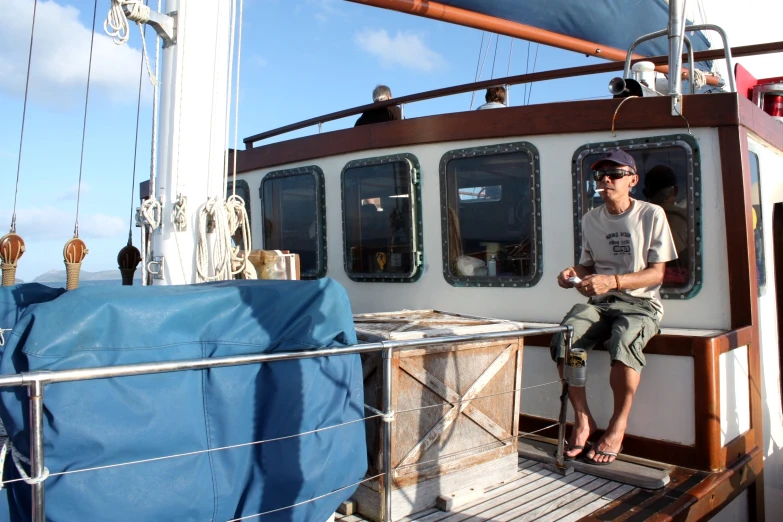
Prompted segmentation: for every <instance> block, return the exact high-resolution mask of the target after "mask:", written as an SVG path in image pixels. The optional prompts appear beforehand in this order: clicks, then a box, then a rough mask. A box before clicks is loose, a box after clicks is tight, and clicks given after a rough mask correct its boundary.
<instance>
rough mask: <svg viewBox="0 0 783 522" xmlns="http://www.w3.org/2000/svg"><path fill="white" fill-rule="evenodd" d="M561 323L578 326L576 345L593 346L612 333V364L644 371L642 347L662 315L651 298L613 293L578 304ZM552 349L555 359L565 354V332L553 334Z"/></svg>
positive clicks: (652, 333) (653, 333)
mask: <svg viewBox="0 0 783 522" xmlns="http://www.w3.org/2000/svg"><path fill="white" fill-rule="evenodd" d="M560 324H561V325H563V326H565V325H571V326H573V327H574V338H573V342H572V344H571V346H572V347H573V348H582V349H584V350H592V349H593V348H594V347H595V345H596V344H597V343H598V341H599V340H600V339H602V338H604V337H605V336H606V335H609V336H610V337H609V340H608V341H606V342H605V343H604V347H605V348H606V351H608V352H609V357H610V358H611V361H612V364H614V362H615V361H620V362H621V363H623V364H624V365H626V366H628V367H629V368H633V369H634V370H636V372H637V373H641V372H642V368H643V367H644V364H645V359H644V354H643V353H642V350H644V347H645V346H646V345H647V342H648V341H649V340H650V339H652V337H653V336H654V335H655V334H657V333H658V331H659V324H660V319H658V313H657V311H656V310H655V308H654V307H653V306H652V304H650V303H649V302H648V301H640V302H638V303H630V302H627V301H623V300H622V299H620V298H618V297H614V296H609V297H608V298H607V299H606V300H605V301H601V302H597V303H588V304H577V305H574V307H573V308H571V311H569V312H568V314H566V316H565V318H564V319H563V321H562V322H561V323H560ZM549 350H550V352H551V355H552V360H553V361H557V360H558V359H563V358H565V353H566V333H565V332H561V333H558V334H556V335H554V336H553V337H552V343H551V344H550V346H549Z"/></svg>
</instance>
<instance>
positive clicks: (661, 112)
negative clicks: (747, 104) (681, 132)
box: [237, 93, 739, 173]
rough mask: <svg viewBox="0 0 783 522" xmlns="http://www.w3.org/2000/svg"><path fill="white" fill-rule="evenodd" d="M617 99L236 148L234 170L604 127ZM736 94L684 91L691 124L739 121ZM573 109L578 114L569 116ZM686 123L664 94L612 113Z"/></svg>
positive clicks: (646, 124)
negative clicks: (383, 149) (381, 151)
mask: <svg viewBox="0 0 783 522" xmlns="http://www.w3.org/2000/svg"><path fill="white" fill-rule="evenodd" d="M620 102H621V100H615V99H610V100H589V101H577V102H565V103H563V102H560V103H549V104H541V105H526V106H521V107H509V108H507V109H502V110H496V111H468V112H456V113H450V114H440V115H436V116H427V117H423V118H413V119H410V120H402V121H392V122H386V123H377V124H374V125H364V126H362V127H355V128H351V129H343V130H338V131H333V132H327V133H324V134H316V135H314V136H306V137H303V138H297V139H293V140H288V141H283V142H279V143H274V144H271V145H265V146H262V147H258V148H254V149H249V150H244V151H239V152H237V154H238V155H237V172H239V173H241V172H248V171H252V170H257V169H262V168H267V167H271V166H274V165H283V164H290V163H297V162H302V161H309V160H313V159H315V158H323V157H327V156H335V155H339V154H347V153H351V152H359V151H368V153H369V151H371V150H374V149H382V148H390V147H403V146H412V145H421V144H425V143H442V142H449V141H459V140H471V139H487V138H510V137H513V136H535V135H545V134H559V133H563V132H564V130H566V129H567V131H568V133H582V132H596V131H604V132H608V131H609V129H610V128H611V125H612V115H613V114H614V112H615V109H617V106H618V105H619V104H620ZM737 104H738V95H737V94H736V93H724V94H710V95H709V96H706V95H694V96H685V101H684V105H685V107H687V115H688V121H689V122H690V126H691V127H716V126H720V125H734V126H736V125H738V124H739V111H738V108H737ZM575 114H578V115H579V117H574V115H575ZM663 128H683V129H684V128H686V123H685V120H684V119H682V118H680V117H674V116H671V102H670V100H669V98H668V97H665V96H662V97H655V98H638V99H632V100H631V101H629V102H628V103H625V104H624V105H623V107H622V109H621V110H620V112H619V113H618V115H617V120H616V129H618V130H639V129H644V130H649V129H663Z"/></svg>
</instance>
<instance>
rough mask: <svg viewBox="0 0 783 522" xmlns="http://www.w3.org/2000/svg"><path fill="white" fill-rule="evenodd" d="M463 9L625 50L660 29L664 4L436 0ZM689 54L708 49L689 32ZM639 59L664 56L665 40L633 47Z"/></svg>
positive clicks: (645, 0) (654, 0) (648, 0)
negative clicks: (691, 46) (690, 50)
mask: <svg viewBox="0 0 783 522" xmlns="http://www.w3.org/2000/svg"><path fill="white" fill-rule="evenodd" d="M439 1H440V2H442V3H443V4H447V5H450V6H453V7H459V8H460V9H465V10H467V11H473V12H476V13H481V14H485V15H488V16H493V17H495V18H502V19H504V20H510V21H512V22H518V23H522V24H526V25H532V26H533V27H538V28H540V29H545V30H547V31H552V32H555V33H560V34H565V35H568V36H573V37H575V38H580V39H582V40H587V41H588V42H594V43H598V44H603V45H608V46H610V47H615V48H617V49H621V50H627V49H628V48H629V47H630V46H631V44H632V43H633V42H634V41H635V40H636V39H637V38H639V37H640V36H642V35H645V34H648V33H653V32H655V31H660V30H662V29H666V27H667V26H668V23H669V4H668V3H667V2H666V1H664V0H590V1H587V0H579V1H575V0H528V1H526V2H521V1H519V0H492V1H491V2H488V1H487V0H439ZM689 37H690V39H691V43H692V44H693V50H694V51H704V50H705V49H709V47H710V45H709V41H708V40H707V39H706V38H705V37H704V35H703V34H701V33H690V34H689ZM636 52H638V53H639V54H642V55H645V56H666V55H668V54H669V48H668V43H667V39H666V38H665V37H661V38H657V39H655V40H652V41H649V42H645V43H643V44H641V45H639V47H637V48H636Z"/></svg>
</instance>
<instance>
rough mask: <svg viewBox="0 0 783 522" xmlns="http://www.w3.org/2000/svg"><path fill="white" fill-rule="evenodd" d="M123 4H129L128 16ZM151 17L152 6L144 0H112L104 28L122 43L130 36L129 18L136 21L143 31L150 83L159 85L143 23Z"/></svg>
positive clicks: (142, 36)
mask: <svg viewBox="0 0 783 522" xmlns="http://www.w3.org/2000/svg"><path fill="white" fill-rule="evenodd" d="M123 6H128V14H127V16H126V14H125V11H124V10H123V9H122V8H123ZM149 19H150V8H149V7H148V6H146V5H144V2H143V1H142V0H112V2H111V8H110V9H109V14H107V15H106V20H105V21H104V22H103V30H104V32H105V33H106V34H107V35H109V36H111V38H112V41H113V42H114V43H115V44H116V45H122V44H124V43H126V42H127V41H128V39H129V38H130V31H129V28H128V20H131V21H133V22H136V25H138V27H139V32H140V33H141V42H142V43H141V53H142V56H143V57H144V64H145V65H146V66H147V74H148V75H149V78H150V83H152V85H154V86H157V85H158V79H157V77H156V76H155V74H153V72H152V68H151V67H150V60H149V56H148V55H147V39H146V38H145V35H144V29H143V27H142V24H146V23H147V22H148V21H149Z"/></svg>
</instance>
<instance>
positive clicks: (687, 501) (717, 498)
mask: <svg viewBox="0 0 783 522" xmlns="http://www.w3.org/2000/svg"><path fill="white" fill-rule="evenodd" d="M762 459H763V456H762V452H761V450H759V449H758V448H755V449H754V450H752V451H751V453H750V454H747V455H745V456H744V457H743V458H742V459H740V460H738V461H737V462H735V463H734V465H733V466H731V467H730V468H728V469H726V470H725V471H722V472H720V473H713V474H711V475H710V476H709V477H708V478H707V479H705V480H703V481H702V482H701V483H700V484H698V485H697V486H696V487H694V488H691V489H690V490H689V491H688V494H687V495H685V496H683V497H682V500H681V501H680V502H679V503H677V504H675V505H673V506H671V509H670V510H667V512H666V513H667V514H670V516H671V517H672V518H673V519H674V520H683V521H686V522H690V521H696V520H705V519H707V518H709V517H711V516H713V515H715V514H716V513H717V512H718V511H720V510H721V509H722V508H723V507H725V506H726V505H727V504H728V503H729V502H731V501H732V500H734V499H735V498H736V497H737V495H739V494H740V493H741V492H742V491H743V490H745V489H747V488H748V487H749V486H750V485H751V484H753V482H754V481H755V480H756V478H757V477H759V476H761V474H762V469H763V462H762ZM762 497H763V495H762ZM752 500H753V499H752V498H748V501H749V502H752ZM762 513H763V511H762ZM761 521H763V517H757V518H756V519H755V522H761Z"/></svg>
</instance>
